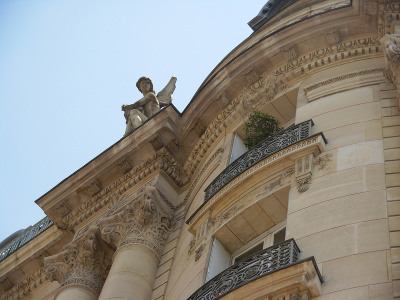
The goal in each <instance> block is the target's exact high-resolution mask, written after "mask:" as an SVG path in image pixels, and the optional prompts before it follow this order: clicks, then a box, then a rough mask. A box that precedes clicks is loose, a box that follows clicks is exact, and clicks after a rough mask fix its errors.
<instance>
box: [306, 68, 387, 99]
mask: <svg viewBox="0 0 400 300" xmlns="http://www.w3.org/2000/svg"><path fill="white" fill-rule="evenodd" d="M383 72H384V69H383V68H376V69H369V70H363V71H358V72H352V73H348V74H344V75H340V76H337V77H334V78H330V79H328V80H324V81H321V82H318V83H315V84H313V85H310V86H308V87H306V88H304V92H305V93H306V94H307V93H309V92H311V91H313V90H315V89H318V88H321V87H324V86H327V85H329V84H332V83H335V82H339V81H343V80H346V79H351V78H356V77H360V76H365V75H371V74H377V73H383Z"/></svg>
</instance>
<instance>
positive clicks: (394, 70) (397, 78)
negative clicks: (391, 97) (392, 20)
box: [380, 34, 400, 103]
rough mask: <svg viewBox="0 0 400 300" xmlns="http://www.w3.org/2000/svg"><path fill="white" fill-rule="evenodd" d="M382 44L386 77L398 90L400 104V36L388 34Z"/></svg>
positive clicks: (381, 41)
mask: <svg viewBox="0 0 400 300" xmlns="http://www.w3.org/2000/svg"><path fill="white" fill-rule="evenodd" d="M380 43H381V45H382V48H383V53H384V57H385V65H386V71H385V75H386V78H387V79H388V80H389V81H390V82H391V83H392V84H393V85H394V86H395V87H396V88H397V100H398V102H399V103H400V35H399V34H386V35H385V36H384V37H383V38H381V39H380Z"/></svg>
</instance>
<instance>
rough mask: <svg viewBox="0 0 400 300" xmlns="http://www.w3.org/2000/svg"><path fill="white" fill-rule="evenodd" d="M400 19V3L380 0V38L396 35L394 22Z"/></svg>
mask: <svg viewBox="0 0 400 300" xmlns="http://www.w3.org/2000/svg"><path fill="white" fill-rule="evenodd" d="M399 19H400V2H394V1H392V0H380V3H379V13H378V38H382V37H384V36H385V35H386V34H393V33H394V21H396V20H399Z"/></svg>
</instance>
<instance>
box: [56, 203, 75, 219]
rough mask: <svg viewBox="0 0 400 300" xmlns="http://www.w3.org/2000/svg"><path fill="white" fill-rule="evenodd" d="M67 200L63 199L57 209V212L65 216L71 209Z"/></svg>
mask: <svg viewBox="0 0 400 300" xmlns="http://www.w3.org/2000/svg"><path fill="white" fill-rule="evenodd" d="M65 202H66V201H63V202H62V203H61V204H60V205H59V206H57V208H56V210H57V212H58V213H59V214H60V215H61V216H63V217H65V216H66V215H68V214H69V213H70V212H71V210H70V209H69V207H68V206H67V205H66V204H65Z"/></svg>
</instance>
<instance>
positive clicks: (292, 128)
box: [0, 0, 400, 300]
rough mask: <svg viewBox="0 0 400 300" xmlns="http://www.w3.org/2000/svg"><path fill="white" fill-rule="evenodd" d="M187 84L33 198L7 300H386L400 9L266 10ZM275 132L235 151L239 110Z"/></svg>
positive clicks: (398, 257)
mask: <svg viewBox="0 0 400 300" xmlns="http://www.w3.org/2000/svg"><path fill="white" fill-rule="evenodd" d="M249 25H250V26H251V27H252V28H253V30H254V33H253V34H252V35H250V36H249V37H248V38H247V39H246V40H245V41H243V42H242V43H241V44H240V45H239V46H238V47H236V48H235V49H233V50H232V51H231V52H230V53H229V54H228V55H227V56H226V57H225V58H224V59H223V60H222V61H221V63H220V64H219V65H218V66H216V68H215V69H214V70H213V71H212V72H211V73H210V75H209V76H208V77H207V78H206V79H205V81H204V82H203V83H202V84H201V86H200V87H199V89H198V91H197V92H196V94H195V95H194V97H193V99H192V101H191V102H190V103H189V105H188V106H187V108H186V109H185V110H184V112H183V113H182V114H180V113H179V112H178V111H177V110H176V109H175V108H174V107H173V105H169V106H167V107H166V108H164V109H163V110H161V111H160V112H159V113H158V114H156V115H154V116H153V117H152V118H151V119H150V120H148V121H147V122H145V123H144V124H143V125H142V126H140V127H138V128H137V129H136V130H135V131H133V132H132V133H131V134H130V135H128V136H126V137H124V138H123V139H121V140H120V141H118V142H117V143H115V144H114V145H112V146H111V147H110V148H108V149H107V150H105V151H104V152H103V153H102V154H100V155H99V156H98V157H96V158H94V159H93V160H92V161H91V162H89V163H88V164H86V165H85V166H83V167H82V168H81V169H79V170H77V171H76V172H75V173H74V174H72V175H71V176H70V177H68V178H67V179H65V180H64V181H63V182H61V183H60V184H58V185H57V186H55V187H54V188H53V189H52V190H50V191H49V192H48V193H46V194H45V195H44V196H42V197H41V198H40V199H38V200H37V201H36V203H37V204H38V205H39V206H40V207H41V208H42V209H43V210H44V212H45V213H46V215H47V217H46V218H45V219H44V220H41V221H40V222H39V223H38V224H37V225H35V226H33V227H30V228H27V229H26V230H25V231H24V232H23V233H20V234H19V235H18V236H16V237H15V238H14V239H13V240H12V241H11V242H9V243H8V244H7V245H6V246H5V247H4V248H3V249H0V250H1V253H0V300H5V299H35V300H36V299H57V300H63V299H102V300H103V299H141V300H150V299H152V300H153V299H154V300H156V299H157V300H158V299H165V300H170V299H174V300H175V299H177V300H180V299H182V300H184V299H193V300H194V299H210V300H211V299H271V300H278V299H279V300H283V299H285V300H287V299H302V300H305V299H321V300H322V299H323V300H328V299H397V298H400V275H399V274H400V273H399V270H400V234H399V233H400V113H399V96H398V95H399V94H398V91H399V90H400V84H399V83H398V82H400V79H399V78H400V74H399V75H398V73H399V72H400V67H399V64H400V35H397V34H398V33H399V34H400V2H399V3H397V2H394V1H386V0H381V1H362V0H325V1H321V0H319V1H312V0H297V1H285V3H283V1H270V2H269V3H267V4H266V5H265V6H264V7H263V8H262V9H261V11H260V13H259V14H258V15H257V16H256V17H255V18H254V19H253V20H251V21H250V22H249ZM256 109H257V110H259V111H262V112H266V113H269V114H271V115H273V116H275V117H276V118H277V119H278V120H279V121H280V122H281V124H282V126H283V127H284V130H283V131H282V132H280V133H278V134H276V135H274V136H272V137H271V138H269V139H267V140H265V141H263V142H262V143H260V144H259V145H257V146H255V147H254V148H252V149H250V150H247V149H245V148H244V147H243V144H242V142H241V141H242V139H243V138H244V131H243V124H244V123H245V122H246V121H247V119H248V116H249V114H250V113H251V112H253V111H254V110H256Z"/></svg>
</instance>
